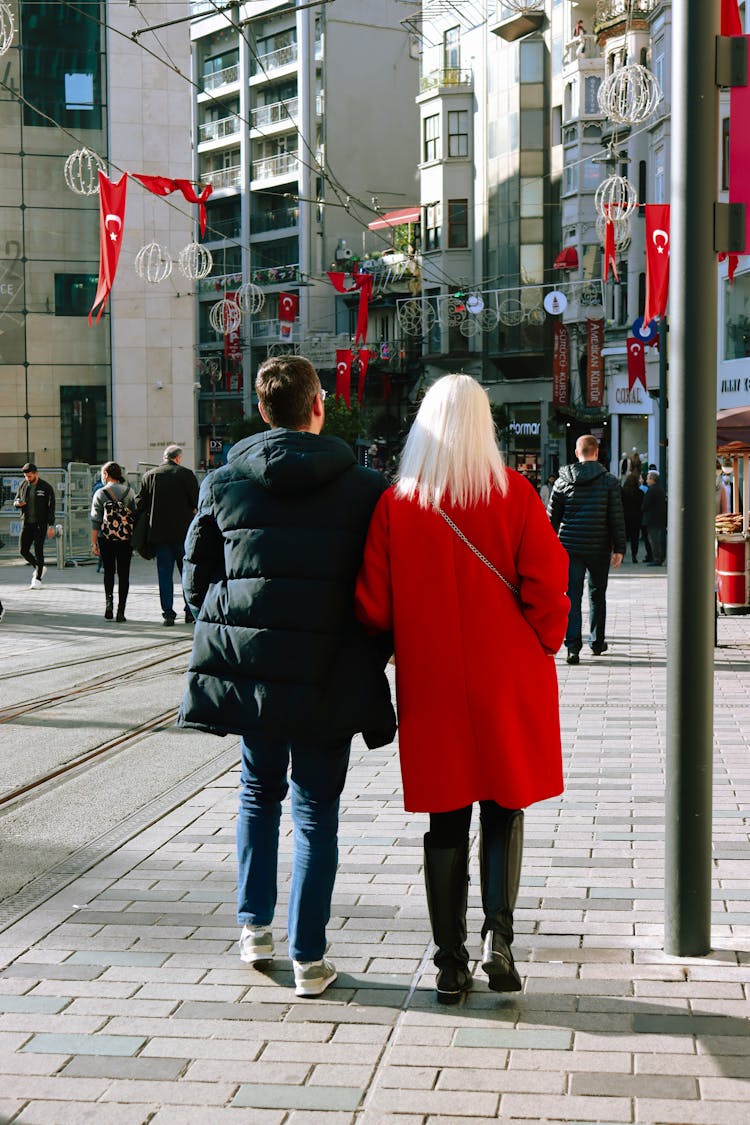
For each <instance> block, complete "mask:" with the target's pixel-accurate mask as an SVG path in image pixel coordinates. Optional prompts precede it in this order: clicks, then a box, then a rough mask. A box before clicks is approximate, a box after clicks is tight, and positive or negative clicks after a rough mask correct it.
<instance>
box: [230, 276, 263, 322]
mask: <svg viewBox="0 0 750 1125" xmlns="http://www.w3.org/2000/svg"><path fill="white" fill-rule="evenodd" d="M236 299H237V304H238V305H239V306H240V311H241V312H243V313H250V314H251V315H252V314H253V313H259V312H260V310H261V309H262V308H263V306H264V305H265V303H266V295H265V293H264V292H263V290H262V289H261V288H260V286H259V285H253V283H252V281H247V282H245V284H244V285H241V286H240V287H239V289H238V290H237V298H236Z"/></svg>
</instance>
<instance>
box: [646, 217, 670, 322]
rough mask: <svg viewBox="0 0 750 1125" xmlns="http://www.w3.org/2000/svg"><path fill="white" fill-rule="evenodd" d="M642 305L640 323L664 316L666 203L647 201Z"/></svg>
mask: <svg viewBox="0 0 750 1125" xmlns="http://www.w3.org/2000/svg"><path fill="white" fill-rule="evenodd" d="M644 212H645V216H646V307H645V309H644V310H643V323H644V324H649V323H650V322H651V321H652V320H653V319H654V317H657V316H659V317H661V316H664V314H665V312H666V311H667V301H668V299H669V248H670V247H669V204H668V203H647V204H646V206H645V207H644Z"/></svg>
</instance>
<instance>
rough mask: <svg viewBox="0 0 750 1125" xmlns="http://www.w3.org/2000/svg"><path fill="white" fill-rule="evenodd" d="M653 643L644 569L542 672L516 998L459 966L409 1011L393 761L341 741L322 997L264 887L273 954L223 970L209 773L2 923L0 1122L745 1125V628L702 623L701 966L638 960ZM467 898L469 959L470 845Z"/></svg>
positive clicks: (216, 821) (419, 966) (657, 725)
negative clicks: (711, 694) (709, 939)
mask: <svg viewBox="0 0 750 1125" xmlns="http://www.w3.org/2000/svg"><path fill="white" fill-rule="evenodd" d="M60 577H61V579H62V578H63V577H64V576H60ZM66 597H68V598H69V599H73V598H74V593H73V592H72V590H69V591H68V592H67V594H66ZM665 628H666V575H665V573H664V572H661V571H656V570H652V571H645V570H643V569H642V568H640V567H630V568H625V569H624V570H623V571H622V573H620V574H618V575H617V576H615V577H614V578H613V580H612V582H611V585H610V598H609V627H608V633H609V640H610V646H611V647H610V651H609V652H608V653H607V654H606V655H605V656H603V657H600V658H598V659H594V658H592V657H590V656H587V655H586V653H587V652H588V650H584V655H583V657H582V663H581V665H580V666H579V667H577V668H568V667H567V666H566V665H565V664H564V662H562V663H559V665H558V669H559V674H560V688H561V699H562V713H563V725H564V745H565V751H566V776H567V790H566V793H565V795H564V796H563V797H562V798H560V799H559V800H555V801H549V802H546V803H545V804H543V805H540V806H537V807H535V808H533V809H532V810H530V812H529V814H528V817H527V831H526V849H525V859H524V871H523V878H522V886H521V893H520V899H519V905H518V910H517V915H516V918H517V934H518V936H517V950H518V960H519V970H520V972H521V975H522V976H523V977H524V979H525V988H524V991H523V993H521V994H517V995H515V996H509V997H502V996H498V995H497V994H494V993H490V992H489V991H488V990H487V987H486V984H485V982H484V979H483V976H482V974H481V971H480V972H479V973H478V975H477V979H476V983H475V987H474V990H473V992H472V993H471V994H470V996H469V997H468V999H467V1001H466V1003H465V1004H463V1005H461V1006H460V1007H458V1008H447V1009H445V1008H441V1007H439V1006H438V1005H437V1004H436V1003H435V1001H434V999H433V991H432V988H433V982H434V977H433V967H432V963H431V959H430V940H429V928H428V923H427V914H426V906H425V900H424V891H423V885H422V874H421V837H422V833H423V831H424V829H425V819H426V818H424V817H418V816H410V815H407V814H405V813H404V812H403V809H402V805H401V800H400V788H399V774H398V761H397V750H396V747H395V745H394V746H391V747H388V748H386V749H384V750H379V751H375V752H371V751H367V749H366V748H365V746H364V744H363V743H362V742H361V741H357V742H356V743H355V747H354V752H353V764H352V770H351V775H350V778H349V782H348V785H347V789H346V792H345V796H344V801H343V805H342V819H341V832H340V852H341V864H340V872H339V876H338V880H337V884H336V893H335V897H334V918H333V920H332V923H331V928H330V937H331V951H330V955H331V957H332V958H333V960H334V961H335V963H336V965H337V967H338V969H339V978H338V981H337V982H336V984H335V986H334V987H332V988H331V989H330V990H329V991H328V992H326V993H325V995H324V996H323V997H321V998H320V999H318V1000H314V1001H310V1000H308V1001H303V1000H299V999H297V998H296V997H295V996H294V993H293V990H292V987H291V984H292V974H291V966H290V963H289V961H288V959H287V958H286V957H285V956H281V954H282V953H283V952H284V950H285V947H284V936H285V935H284V915H285V906H286V897H285V893H283V892H284V891H285V886H283V885H282V896H281V901H280V906H279V910H278V914H277V920H276V923H275V925H274V930H275V936H276V940H277V947H278V948H279V953H280V955H279V957H278V959H277V961H276V962H275V963H274V965H273V967H272V968H271V969H270V970H269V971H265V972H259V971H256V970H252V969H250V968H248V967H246V966H243V965H241V964H240V962H239V960H238V958H237V955H236V946H235V941H236V937H237V927H236V925H235V922H234V911H233V891H234V839H233V820H234V813H235V804H236V797H235V786H236V774H235V773H234V772H232V773H229V774H226V775H225V776H223V777H221V778H220V779H219V780H218V781H216V782H215V783H214V784H212V785H210V786H209V787H208V788H206V789H204V790H203V791H202V792H200V793H199V794H198V795H197V796H195V797H194V798H192V799H191V800H189V801H187V802H186V803H184V804H183V805H181V806H180V807H179V808H178V809H176V810H175V811H173V812H171V813H170V814H169V815H167V816H165V817H163V818H162V819H161V820H159V821H158V822H157V823H156V824H154V825H153V826H152V827H150V828H148V829H147V830H146V831H144V832H141V833H140V834H139V835H138V836H137V837H135V838H134V839H132V840H131V841H130V843H128V844H126V845H125V846H124V847H122V848H120V849H119V850H118V851H116V852H114V853H113V854H112V855H111V856H109V857H108V858H107V859H105V860H103V861H101V862H99V863H97V864H96V865H95V866H94V867H92V869H91V870H89V871H88V872H87V873H86V874H85V875H84V876H82V877H80V878H79V879H77V880H76V881H75V882H73V883H72V884H71V885H69V886H68V887H66V888H65V889H63V890H62V891H60V892H59V893H58V894H56V895H55V896H54V897H53V898H51V899H49V900H48V901H47V902H45V903H44V904H43V905H41V906H39V907H38V908H36V909H35V910H33V911H32V912H31V913H29V914H28V915H26V916H25V917H23V918H22V919H21V920H20V921H18V922H16V923H15V924H14V925H12V926H10V927H9V928H7V929H6V930H5V931H4V932H0V965H2V966H4V968H3V970H2V971H1V972H0V1013H1V1014H0V1075H2V1079H1V1080H0V1121H13V1122H16V1123H19V1125H20V1123H22V1125H50V1123H53V1125H68V1123H70V1125H84V1123H86V1125H87V1123H89V1122H95V1123H102V1125H145V1123H146V1122H150V1123H152V1125H191V1123H193V1122H196V1123H198V1122H200V1125H214V1123H216V1125H221V1123H223V1122H230V1123H232V1122H237V1123H243V1122H251V1123H252V1125H265V1123H274V1125H276V1123H279V1125H280V1123H282V1122H284V1123H287V1122H289V1123H291V1122H306V1123H314V1122H317V1121H319V1120H320V1121H325V1122H326V1123H329V1122H330V1123H331V1125H334V1123H339V1122H340V1123H353V1122H364V1123H366V1125H375V1123H381V1122H383V1123H385V1122H390V1121H393V1122H398V1123H399V1125H417V1123H419V1125H424V1123H428V1122H429V1123H432V1122H435V1123H438V1122H440V1123H444V1125H448V1123H450V1122H462V1123H468V1122H479V1121H485V1120H487V1119H493V1118H494V1119H497V1118H498V1117H499V1118H500V1119H501V1120H502V1121H504V1122H506V1121H507V1122H511V1121H527V1122H528V1121H534V1122H541V1121H544V1122H549V1123H552V1122H566V1123H573V1122H600V1123H609V1122H646V1123H649V1125H658V1123H662V1122H664V1123H667V1122H671V1123H675V1125H686V1123H693V1122H695V1123H703V1125H722V1123H724V1122H727V1123H731V1125H738V1123H741V1122H743V1121H750V1110H748V1109H747V1104H748V1093H749V1092H750V1086H748V1078H750V1035H749V1034H748V1030H749V1028H750V1024H748V1015H750V1002H749V1000H750V997H749V996H748V986H749V985H750V964H749V962H750V879H748V875H749V874H750V849H749V848H748V821H747V810H748V795H749V794H748V790H749V789H750V759H749V758H748V733H749V732H750V702H749V701H748V691H747V686H748V682H749V681H748V660H749V659H750V620H743V619H737V618H735V619H728V620H722V621H721V622H720V624H719V634H720V641H721V642H722V647H721V648H720V649H719V650H718V651H717V672H716V691H717V711H716V714H717V717H716V778H715V785H716V788H715V850H714V916H713V939H714V947H715V948H714V950H713V952H712V953H711V955H710V956H708V957H705V958H701V959H694V960H677V959H675V958H670V957H667V956H666V955H665V954H664V953H663V951H662V948H661V945H662V936H663V934H662V900H663V840H664V831H663V820H664V804H663V795H664V784H665V776H664V699H665V662H666V647H665ZM448 658H449V654H446V659H448ZM507 658H508V660H509V661H510V660H513V653H510V652H509V653H508V654H507ZM436 706H439V700H438V701H436ZM457 752H459V751H458V748H457ZM289 829H290V824H289V819H288V816H287V815H285V818H284V820H283V821H282V831H283V832H284V833H285V835H284V837H283V840H282V870H283V878H282V883H284V882H285V880H286V878H287V876H288V871H289V855H290V847H291V840H290V834H289ZM0 831H1V826H0ZM469 906H470V910H469V917H470V933H471V941H472V944H471V951H472V953H473V954H474V956H478V953H479V926H480V913H481V912H480V904H479V895H478V866H477V862H476V855H475V854H474V856H473V858H472V886H471V895H470V902H469Z"/></svg>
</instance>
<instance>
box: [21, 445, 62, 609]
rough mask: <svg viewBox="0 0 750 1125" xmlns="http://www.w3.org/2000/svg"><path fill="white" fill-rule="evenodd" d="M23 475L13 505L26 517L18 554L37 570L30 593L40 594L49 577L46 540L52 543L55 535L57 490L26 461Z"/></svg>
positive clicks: (22, 470) (34, 466) (32, 577)
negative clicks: (38, 592) (45, 562)
mask: <svg viewBox="0 0 750 1125" xmlns="http://www.w3.org/2000/svg"><path fill="white" fill-rule="evenodd" d="M21 472H22V473H23V477H24V479H23V480H22V481H21V483H20V485H19V486H18V491H17V492H16V498H15V500H14V501H13V507H14V508H16V509H18V511H20V512H21V514H22V515H23V527H22V528H21V543H20V547H19V550H20V552H21V555H22V556H23V557H24V558H25V559H26V562H27V563H29V564H30V565H31V566H33V567H34V573H33V574H32V576H31V589H32V590H41V588H42V579H43V578H44V576H45V574H46V573H47V567H46V566H45V565H44V540H45V537H46V538H48V539H52V538H53V537H54V534H55V490H54V488H53V487H52V485H51V484H50V483H49V482H48V481H46V480H42V478H41V477H40V476H39V470H38V469H37V467H36V465H35V464H34V463H33V462H32V461H27V462H26V464H25V465H24V466H23V468H22V469H21ZM32 547H33V548H34V553H33V554H32V553H31V548H32Z"/></svg>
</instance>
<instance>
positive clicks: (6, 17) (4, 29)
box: [0, 4, 15, 55]
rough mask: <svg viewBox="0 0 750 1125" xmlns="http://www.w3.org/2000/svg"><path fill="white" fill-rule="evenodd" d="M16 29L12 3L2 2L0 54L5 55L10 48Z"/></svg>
mask: <svg viewBox="0 0 750 1125" xmlns="http://www.w3.org/2000/svg"><path fill="white" fill-rule="evenodd" d="M14 31H15V26H14V23H13V12H12V10H11V6H10V4H0V55H4V54H5V53H6V51H8V50H10V45H11V43H12V42H13V32H14Z"/></svg>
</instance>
